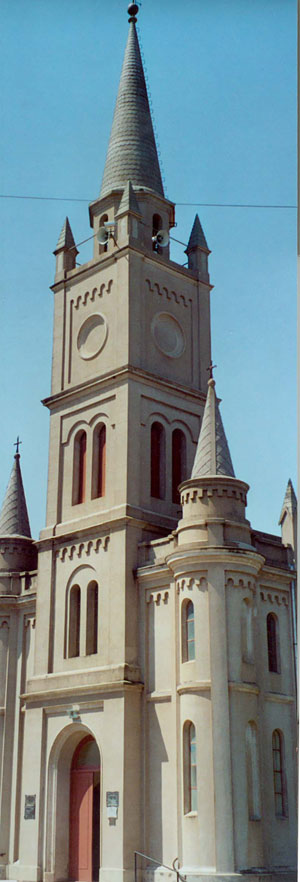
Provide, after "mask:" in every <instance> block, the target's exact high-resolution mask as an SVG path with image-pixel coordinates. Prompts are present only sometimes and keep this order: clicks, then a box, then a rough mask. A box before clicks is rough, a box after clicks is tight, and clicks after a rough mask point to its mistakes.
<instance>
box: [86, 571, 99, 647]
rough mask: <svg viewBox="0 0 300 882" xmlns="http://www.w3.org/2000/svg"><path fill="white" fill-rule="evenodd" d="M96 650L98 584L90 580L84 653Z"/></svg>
mask: <svg viewBox="0 0 300 882" xmlns="http://www.w3.org/2000/svg"><path fill="white" fill-rule="evenodd" d="M96 652H98V585H97V582H90V584H89V585H88V589H87V606H86V654H87V655H93V654H94V653H96Z"/></svg>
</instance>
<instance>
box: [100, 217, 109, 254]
mask: <svg viewBox="0 0 300 882" xmlns="http://www.w3.org/2000/svg"><path fill="white" fill-rule="evenodd" d="M107 221H108V214H103V215H102V217H100V220H99V228H100V227H104V224H105V223H106V222H107ZM106 251H107V242H105V245H99V254H105V252H106Z"/></svg>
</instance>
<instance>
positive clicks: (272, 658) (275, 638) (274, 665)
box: [267, 613, 280, 674]
mask: <svg viewBox="0 0 300 882" xmlns="http://www.w3.org/2000/svg"><path fill="white" fill-rule="evenodd" d="M267 641H268V663H269V671H271V672H272V673H274V674H279V672H280V666H279V634H278V619H277V616H275V614H274V613H269V615H268V616H267Z"/></svg>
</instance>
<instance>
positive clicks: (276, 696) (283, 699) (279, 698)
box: [264, 692, 295, 704]
mask: <svg viewBox="0 0 300 882" xmlns="http://www.w3.org/2000/svg"><path fill="white" fill-rule="evenodd" d="M264 698H265V701H275V702H277V703H278V704H294V703H295V696H294V695H284V693H283V692H265V693H264Z"/></svg>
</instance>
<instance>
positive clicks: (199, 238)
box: [185, 214, 209, 254]
mask: <svg viewBox="0 0 300 882" xmlns="http://www.w3.org/2000/svg"><path fill="white" fill-rule="evenodd" d="M197 247H199V248H204V250H205V251H209V247H208V244H207V241H206V238H205V235H204V232H203V229H202V226H201V223H200V220H199V215H198V214H196V216H195V220H194V223H193V226H192V230H191V235H190V238H189V241H188V246H187V248H186V252H185V253H186V254H188V253H189V251H191V250H192V249H193V248H197Z"/></svg>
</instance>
